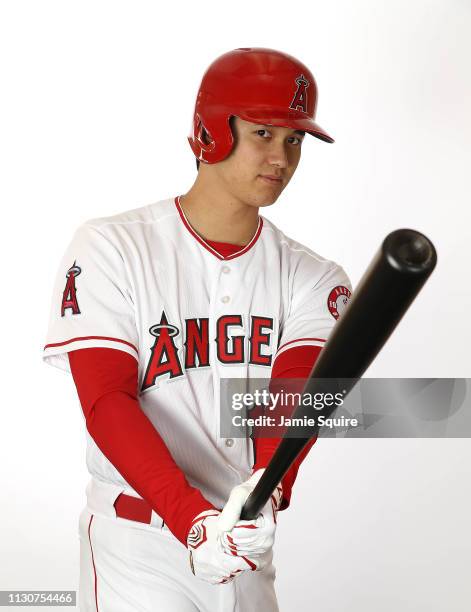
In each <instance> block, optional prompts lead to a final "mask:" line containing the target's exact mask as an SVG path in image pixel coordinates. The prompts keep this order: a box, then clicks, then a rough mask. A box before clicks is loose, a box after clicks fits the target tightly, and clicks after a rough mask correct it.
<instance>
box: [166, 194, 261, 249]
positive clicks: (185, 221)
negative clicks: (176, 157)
mask: <svg viewBox="0 0 471 612" xmlns="http://www.w3.org/2000/svg"><path fill="white" fill-rule="evenodd" d="M180 197H181V196H179V195H178V196H176V198H175V206H176V207H177V210H178V213H179V215H180V218H181V220H182V221H183V225H184V226H185V227H186V229H187V230H188V231H189V232H190V234H191V235H192V236H193V238H195V239H196V240H197V241H198V242H199V243H200V244H201V246H202V247H204V248H205V249H206V250H207V251H209V252H210V253H211V254H212V255H214V256H215V257H217V258H218V259H221V260H224V261H228V260H229V259H235V258H236V257H240V256H241V255H243V254H244V253H247V251H250V249H251V248H252V247H253V246H254V244H255V243H256V242H257V240H258V237H259V236H260V233H261V231H262V227H263V219H262V217H260V216H259V217H258V225H257V229H256V231H255V234H254V235H253V237H252V239H251V240H250V242H249V243H248V244H246V245H245V246H242V247H240V251H236V252H235V253H232V254H231V255H227V256H226V257H225V256H224V255H221V254H220V253H218V252H217V251H216V249H213V247H212V246H211V245H210V244H208V243H207V242H206V240H205V239H204V238H202V237H201V236H200V235H199V234H197V233H196V232H195V230H194V229H193V228H192V227H191V225H190V223H189V221H188V219H187V218H186V216H185V213H184V212H183V209H182V207H181V205H180Z"/></svg>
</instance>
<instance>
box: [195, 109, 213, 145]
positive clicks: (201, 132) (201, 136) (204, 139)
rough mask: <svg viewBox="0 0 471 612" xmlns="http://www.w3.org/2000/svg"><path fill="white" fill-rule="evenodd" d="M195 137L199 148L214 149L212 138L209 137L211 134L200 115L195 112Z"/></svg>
mask: <svg viewBox="0 0 471 612" xmlns="http://www.w3.org/2000/svg"><path fill="white" fill-rule="evenodd" d="M194 133H195V139H196V140H197V141H198V143H199V145H200V146H201V148H202V149H203V150H205V151H210V150H212V149H214V144H215V143H214V139H213V138H212V137H211V134H210V133H209V131H208V130H207V129H206V127H205V126H204V124H203V121H202V120H201V117H200V116H199V115H198V114H197V115H196V116H195V132H194Z"/></svg>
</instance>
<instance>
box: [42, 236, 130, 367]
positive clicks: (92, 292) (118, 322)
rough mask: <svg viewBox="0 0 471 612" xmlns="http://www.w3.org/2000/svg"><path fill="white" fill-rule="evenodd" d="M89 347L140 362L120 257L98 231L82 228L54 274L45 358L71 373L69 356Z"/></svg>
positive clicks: (47, 361) (108, 240)
mask: <svg viewBox="0 0 471 612" xmlns="http://www.w3.org/2000/svg"><path fill="white" fill-rule="evenodd" d="M87 347H105V348H115V349H118V350H122V351H125V352H126V353H129V354H131V355H132V356H133V357H135V358H136V359H137V358H138V333H137V329H136V322H135V312H134V306H133V301H132V294H131V287H130V283H129V279H128V278H127V275H126V269H125V263H124V258H123V256H122V254H121V253H120V252H119V250H118V249H117V248H116V247H115V246H114V244H113V243H112V241H111V240H110V239H109V238H108V237H107V236H106V235H105V234H104V233H103V232H102V230H101V228H97V227H94V226H93V225H89V224H83V225H81V226H80V227H79V228H78V229H77V231H76V232H75V234H74V236H73V238H72V240H71V242H70V244H69V246H68V247H67V249H66V252H65V254H64V256H63V258H62V260H61V263H60V266H59V269H58V271H57V275H56V279H55V283H54V288H53V294H52V301H51V309H50V316H49V325H48V331H47V336H46V342H45V346H44V349H43V359H44V361H45V362H46V363H49V364H51V365H54V366H56V367H59V368H61V369H64V370H67V371H70V367H69V360H68V357H67V353H68V352H69V351H72V350H75V349H79V348H87Z"/></svg>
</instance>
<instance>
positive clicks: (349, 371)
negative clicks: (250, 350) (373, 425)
mask: <svg viewBox="0 0 471 612" xmlns="http://www.w3.org/2000/svg"><path fill="white" fill-rule="evenodd" d="M436 263H437V253H436V250H435V247H434V246H433V244H432V242H431V241H430V240H429V239H428V238H427V237H426V236H424V235H423V234H421V233H420V232H417V231H415V230H411V229H399V230H396V231H394V232H391V233H390V234H389V235H388V236H386V238H385V239H384V241H383V243H382V245H381V247H380V249H379V250H378V253H377V254H376V256H375V257H374V258H373V260H372V262H371V264H370V265H369V267H368V269H367V270H366V272H365V274H364V275H363V277H362V278H361V280H360V282H359V284H358V287H357V288H356V290H355V291H354V292H353V297H352V299H351V301H350V303H349V304H347V306H346V308H345V310H344V311H343V313H342V316H341V317H340V319H339V320H338V321H337V323H336V324H335V326H334V328H333V330H332V332H331V334H330V336H329V338H328V340H327V342H326V344H325V346H324V348H323V349H322V351H321V352H320V354H319V358H318V359H317V362H316V363H315V365H314V367H313V369H312V371H311V373H310V375H309V379H308V381H307V383H306V385H305V387H304V389H303V393H309V394H312V395H314V394H315V393H318V392H319V391H324V390H325V379H332V378H341V379H349V380H342V389H343V390H345V391H346V393H344V398H345V397H346V396H347V394H348V393H349V392H350V391H351V390H352V389H353V387H354V386H355V384H356V383H357V382H358V380H359V378H360V377H361V376H362V374H363V373H364V372H365V370H366V369H367V368H368V366H369V365H370V364H371V362H372V361H373V359H374V358H375V357H376V355H377V354H378V353H379V351H380V350H381V348H382V347H383V346H384V344H385V342H386V341H387V339H388V338H389V336H390V335H391V334H392V332H393V331H394V328H395V327H396V325H397V324H398V323H399V321H400V320H401V318H402V317H403V316H404V314H405V313H406V311H407V309H408V308H409V306H410V305H411V303H412V302H413V300H414V299H415V297H416V296H417V294H418V293H419V291H420V289H421V288H422V286H423V285H424V283H425V282H426V280H427V279H428V277H429V276H430V274H431V273H432V271H433V269H434V268H435V265H436ZM334 410H335V406H333V407H327V406H326V407H324V408H323V409H322V410H321V411H320V412H319V413H318V416H320V415H322V416H325V417H326V418H327V417H328V416H329V415H330V414H332V412H333V411H334ZM304 413H305V407H303V406H301V405H299V406H298V407H297V408H296V410H295V411H294V413H293V414H292V417H293V418H297V417H301V416H302V415H303V414H304ZM292 428H293V426H291V429H292ZM289 429H290V428H288V430H287V431H285V435H284V437H283V439H282V440H281V442H280V444H279V446H278V448H277V449H276V451H275V453H274V455H273V457H272V459H271V461H270V463H269V464H268V466H267V468H266V470H265V472H264V474H263V475H262V477H261V478H260V480H259V482H258V483H257V485H256V487H255V489H254V490H253V491H252V493H251V494H250V495H249V497H248V498H247V501H246V502H245V505H244V507H243V508H242V512H241V515H240V518H241V519H242V520H250V519H254V518H256V517H257V516H258V514H259V512H260V510H261V509H262V508H263V506H264V505H265V504H266V502H267V501H268V500H269V499H270V496H271V494H272V493H273V491H274V490H275V488H276V486H277V484H278V483H279V482H280V481H281V479H282V478H283V476H284V475H285V474H286V472H287V471H288V469H289V468H290V466H291V465H292V463H293V461H294V460H295V459H296V457H297V456H298V455H299V453H300V452H301V451H302V449H303V448H304V447H305V446H306V444H307V443H308V442H309V440H310V439H311V438H312V437H313V436H315V435H317V432H318V430H319V427H318V426H317V427H314V429H313V433H312V435H311V434H310V437H308V438H299V437H298V438H295V437H287V435H288V434H287V432H288V431H289Z"/></svg>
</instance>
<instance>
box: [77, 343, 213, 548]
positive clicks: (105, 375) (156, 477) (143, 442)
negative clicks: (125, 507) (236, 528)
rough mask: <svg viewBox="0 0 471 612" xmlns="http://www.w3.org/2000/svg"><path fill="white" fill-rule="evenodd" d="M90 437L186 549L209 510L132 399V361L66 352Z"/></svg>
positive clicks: (102, 351)
mask: <svg viewBox="0 0 471 612" xmlns="http://www.w3.org/2000/svg"><path fill="white" fill-rule="evenodd" d="M68 355H69V362H70V369H71V372H72V376H73V378H74V382H75V385H76V387H77V392H78V396H79V399H80V403H81V405H82V410H83V413H84V416H85V420H86V427H87V430H88V431H89V433H90V435H91V437H92V438H93V439H94V441H95V442H96V444H97V446H98V447H99V449H100V450H101V451H102V453H103V454H104V455H105V456H106V457H107V459H108V460H109V461H110V462H111V463H112V464H113V465H114V466H115V468H116V469H117V470H118V472H119V473H120V474H121V475H122V476H123V478H124V479H125V480H126V482H128V483H129V485H130V486H131V487H132V488H133V489H134V490H135V491H136V492H137V493H138V494H139V495H140V496H141V497H142V498H143V499H145V500H146V501H147V502H148V503H149V505H150V506H151V507H152V508H153V509H154V510H155V512H157V514H159V516H161V517H162V518H163V519H164V521H165V523H166V525H167V526H168V528H169V529H170V531H171V532H172V533H173V534H174V535H175V536H176V537H177V538H178V539H179V540H180V542H182V544H184V545H185V546H186V538H187V535H188V531H189V529H190V524H191V522H192V520H193V519H194V517H195V516H197V515H198V514H199V513H200V512H202V511H203V510H209V509H213V508H214V506H213V505H212V504H211V503H210V502H209V501H208V500H207V499H206V498H205V497H203V495H202V494H201V492H200V491H199V489H197V488H195V487H192V486H190V485H189V483H188V482H187V480H186V478H185V475H184V473H183V471H182V470H181V469H180V468H179V466H178V465H177V464H176V463H175V461H174V459H173V457H172V455H171V454H170V451H169V450H168V448H167V446H166V445H165V442H164V440H163V439H162V437H161V436H160V434H159V432H158V431H157V430H156V429H155V427H154V426H153V425H152V423H151V422H150V421H149V419H148V418H147V416H146V415H145V414H144V412H143V411H142V409H141V407H140V405H139V401H138V399H137V385H138V382H137V381H138V370H137V361H136V359H135V358H134V357H133V356H131V355H129V354H128V353H125V352H124V351H120V350H116V349H110V348H87V349H78V350H75V351H71V352H69V353H68Z"/></svg>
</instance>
